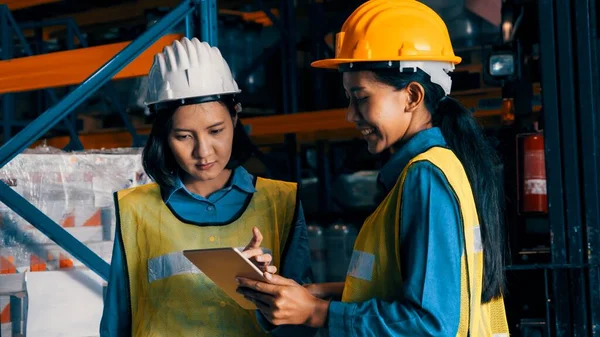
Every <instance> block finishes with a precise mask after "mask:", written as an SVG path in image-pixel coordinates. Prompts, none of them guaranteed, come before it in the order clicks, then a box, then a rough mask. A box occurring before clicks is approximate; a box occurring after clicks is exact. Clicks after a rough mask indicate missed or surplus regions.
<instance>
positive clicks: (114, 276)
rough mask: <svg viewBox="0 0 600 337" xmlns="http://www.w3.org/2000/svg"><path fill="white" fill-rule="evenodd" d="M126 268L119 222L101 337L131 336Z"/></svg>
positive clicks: (105, 299)
mask: <svg viewBox="0 0 600 337" xmlns="http://www.w3.org/2000/svg"><path fill="white" fill-rule="evenodd" d="M126 266H127V264H126V261H125V254H124V252H123V239H122V238H121V229H120V226H119V224H118V222H117V227H116V229H115V243H114V246H113V254H112V259H111V263H110V276H109V278H108V287H107V289H106V295H105V298H104V311H103V313H102V321H101V322H100V337H129V336H131V303H130V297H129V273H128V271H127V268H126Z"/></svg>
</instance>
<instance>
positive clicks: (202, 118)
mask: <svg viewBox="0 0 600 337" xmlns="http://www.w3.org/2000/svg"><path fill="white" fill-rule="evenodd" d="M236 122H237V119H232V118H231V116H230V114H229V111H228V110H227V107H226V106H225V105H224V104H223V103H221V102H217V101H215V102H207V103H201V104H194V105H184V106H182V107H180V108H178V109H177V110H176V111H175V113H174V114H173V123H172V124H173V126H172V127H171V131H170V132H169V136H168V141H169V147H170V148H171V151H172V153H173V156H174V157H175V160H176V161H177V163H178V164H179V166H180V167H181V169H182V170H184V171H185V172H186V173H187V174H188V175H189V176H190V177H191V178H192V179H194V180H200V181H208V180H212V179H215V178H217V177H219V176H220V175H221V174H222V173H223V172H225V166H226V165H227V163H228V162H229V159H230V158H231V149H232V145H233V130H234V126H235V123H236Z"/></svg>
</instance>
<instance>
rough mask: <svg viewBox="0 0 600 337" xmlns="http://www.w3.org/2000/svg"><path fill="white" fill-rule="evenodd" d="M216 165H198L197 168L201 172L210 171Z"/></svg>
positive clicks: (213, 163)
mask: <svg viewBox="0 0 600 337" xmlns="http://www.w3.org/2000/svg"><path fill="white" fill-rule="evenodd" d="M214 165H215V162H212V163H206V164H196V167H197V168H198V169H200V170H209V169H211V168H212V167H213V166H214Z"/></svg>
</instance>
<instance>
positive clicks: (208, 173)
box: [188, 167, 223, 181]
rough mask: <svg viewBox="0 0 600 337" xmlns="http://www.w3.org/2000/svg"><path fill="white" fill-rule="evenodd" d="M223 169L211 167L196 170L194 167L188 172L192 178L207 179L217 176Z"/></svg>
mask: <svg viewBox="0 0 600 337" xmlns="http://www.w3.org/2000/svg"><path fill="white" fill-rule="evenodd" d="M222 171H223V170H218V169H216V167H213V168H212V169H210V170H198V169H196V168H195V167H194V168H193V169H191V170H189V171H188V174H189V175H190V176H192V178H194V180H200V181H209V180H213V179H215V178H217V177H218V176H219V174H220V173H221V172H222Z"/></svg>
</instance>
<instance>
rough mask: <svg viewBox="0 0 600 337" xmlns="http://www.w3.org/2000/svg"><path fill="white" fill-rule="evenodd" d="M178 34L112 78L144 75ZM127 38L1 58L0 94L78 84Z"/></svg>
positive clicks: (162, 40)
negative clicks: (48, 52)
mask: <svg viewBox="0 0 600 337" xmlns="http://www.w3.org/2000/svg"><path fill="white" fill-rule="evenodd" d="M181 36H182V35H180V34H170V35H165V36H163V37H162V38H160V39H159V40H158V41H157V42H156V43H154V44H153V45H152V46H150V47H149V48H148V49H146V50H145V51H144V52H143V53H142V54H140V55H139V56H138V57H137V58H136V59H135V60H133V61H132V62H131V63H130V64H128V65H127V66H126V67H125V68H123V69H122V70H121V71H120V72H119V73H118V74H117V75H115V77H113V79H123V78H131V77H138V76H144V75H147V74H148V72H149V71H150V67H151V66H152V61H153V60H154V55H155V54H156V53H158V52H160V51H161V50H162V49H163V48H164V47H165V46H167V45H170V44H171V43H172V42H173V40H176V39H179V38H181ZM129 43H130V42H122V43H114V44H109V45H104V46H97V47H89V48H82V49H75V50H69V51H62V52H56V53H50V54H44V55H36V56H30V57H22V58H16V59H12V60H7V61H2V62H0V94H5V93H10V92H19V91H29V90H38V89H46V88H53V87H61V86H66V85H77V84H80V83H81V82H83V81H84V80H85V79H86V78H88V77H89V76H90V75H91V74H93V73H94V72H95V71H96V70H98V69H99V68H100V67H102V66H103V65H104V64H105V63H106V62H108V60H110V59H111V58H112V57H113V56H115V55H116V54H117V53H119V52H120V51H121V50H122V49H123V48H125V47H126V46H127V45H128V44H129Z"/></svg>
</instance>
